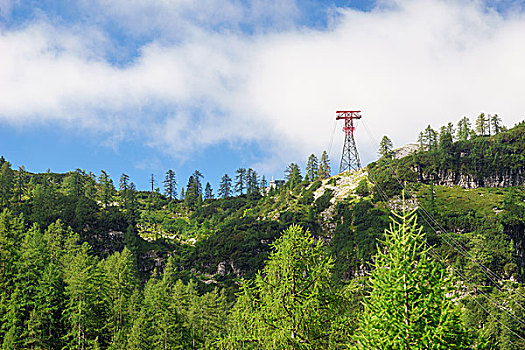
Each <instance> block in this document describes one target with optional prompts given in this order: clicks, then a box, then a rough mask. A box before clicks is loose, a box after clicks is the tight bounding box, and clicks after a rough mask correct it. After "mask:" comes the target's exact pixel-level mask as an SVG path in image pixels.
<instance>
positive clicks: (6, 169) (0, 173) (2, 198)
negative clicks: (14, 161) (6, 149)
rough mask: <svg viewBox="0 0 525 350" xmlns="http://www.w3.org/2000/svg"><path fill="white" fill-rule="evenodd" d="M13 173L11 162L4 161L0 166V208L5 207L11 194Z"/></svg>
mask: <svg viewBox="0 0 525 350" xmlns="http://www.w3.org/2000/svg"><path fill="white" fill-rule="evenodd" d="M13 183H14V174H13V170H12V169H11V163H9V162H7V161H5V162H3V164H2V165H1V166H0V209H2V208H7V207H8V206H9V202H10V200H11V196H12V195H13V187H14V186H13Z"/></svg>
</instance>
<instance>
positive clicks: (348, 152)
mask: <svg viewBox="0 0 525 350" xmlns="http://www.w3.org/2000/svg"><path fill="white" fill-rule="evenodd" d="M335 113H336V118H335V119H336V120H339V119H343V120H344V121H345V126H344V127H343V131H344V132H345V144H344V146H343V154H342V155H341V165H340V166H339V172H340V173H342V172H343V171H347V170H357V169H359V168H361V161H360V160H359V153H357V147H356V145H355V139H354V130H355V126H354V119H361V114H359V113H361V111H337V112H335Z"/></svg>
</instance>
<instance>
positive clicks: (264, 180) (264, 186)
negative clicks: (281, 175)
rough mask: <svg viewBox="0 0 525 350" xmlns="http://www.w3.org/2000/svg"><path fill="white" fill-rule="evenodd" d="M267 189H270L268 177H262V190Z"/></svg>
mask: <svg viewBox="0 0 525 350" xmlns="http://www.w3.org/2000/svg"><path fill="white" fill-rule="evenodd" d="M266 187H268V181H266V176H264V175H263V176H262V178H261V188H263V189H265V188H266Z"/></svg>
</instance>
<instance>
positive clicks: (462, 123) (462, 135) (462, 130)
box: [457, 117, 472, 141]
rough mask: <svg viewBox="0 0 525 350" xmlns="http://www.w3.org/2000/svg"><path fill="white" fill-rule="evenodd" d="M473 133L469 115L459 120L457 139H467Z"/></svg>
mask: <svg viewBox="0 0 525 350" xmlns="http://www.w3.org/2000/svg"><path fill="white" fill-rule="evenodd" d="M471 133H472V129H471V124H470V120H469V119H468V117H463V118H461V119H460V120H459V122H458V127H457V139H458V140H459V141H467V140H468V139H469V137H470V135H471Z"/></svg>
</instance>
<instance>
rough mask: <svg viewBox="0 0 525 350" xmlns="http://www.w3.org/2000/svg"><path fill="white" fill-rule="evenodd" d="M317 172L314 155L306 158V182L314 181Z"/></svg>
mask: <svg viewBox="0 0 525 350" xmlns="http://www.w3.org/2000/svg"><path fill="white" fill-rule="evenodd" d="M318 170H319V161H318V160H317V157H316V156H315V154H310V157H308V162H307V163H306V174H305V176H304V177H305V179H306V180H308V181H314V180H315V179H317V172H318Z"/></svg>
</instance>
